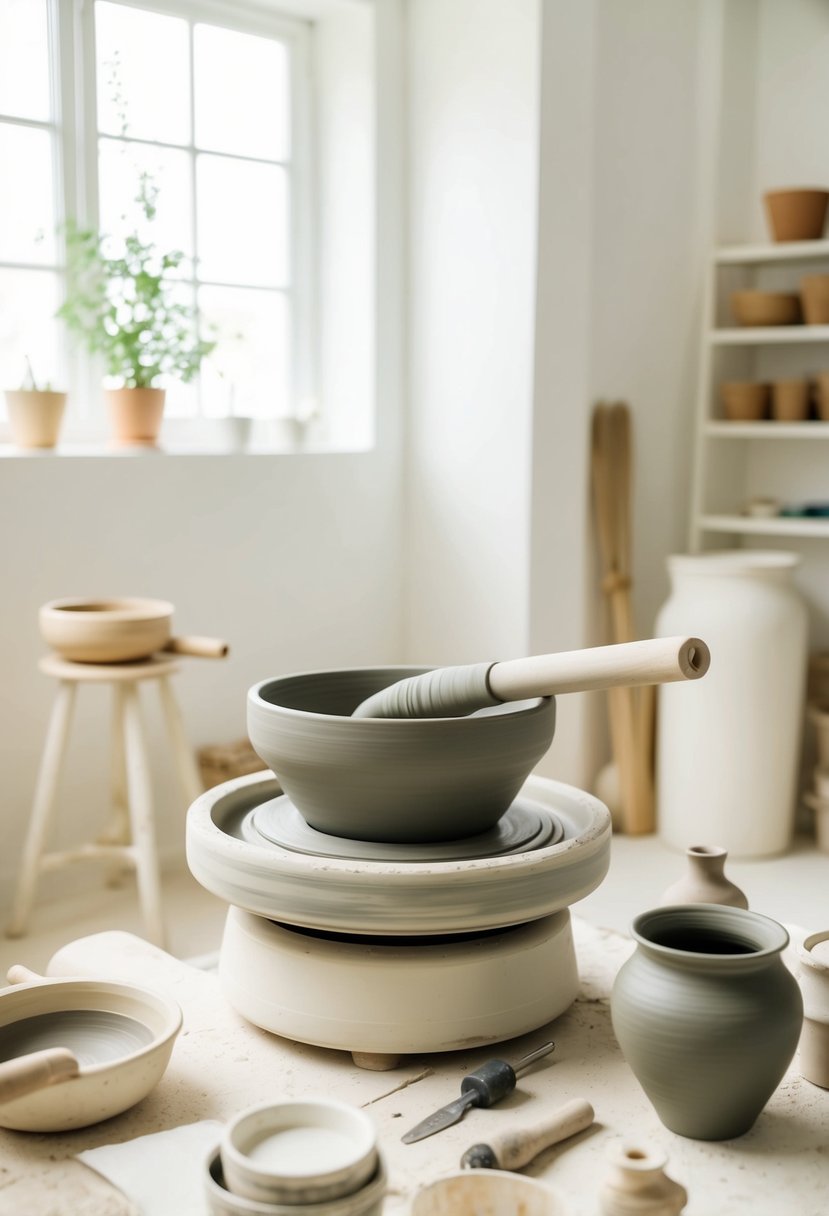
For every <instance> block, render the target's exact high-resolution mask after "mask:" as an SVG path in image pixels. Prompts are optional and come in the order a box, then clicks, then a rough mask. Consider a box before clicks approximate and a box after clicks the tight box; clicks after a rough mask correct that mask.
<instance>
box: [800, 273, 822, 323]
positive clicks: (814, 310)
mask: <svg viewBox="0 0 829 1216" xmlns="http://www.w3.org/2000/svg"><path fill="white" fill-rule="evenodd" d="M800 299H801V302H802V304H803V317H804V320H805V321H806V324H807V325H829V274H807V275H805V276H804V278H802V279H801V280H800Z"/></svg>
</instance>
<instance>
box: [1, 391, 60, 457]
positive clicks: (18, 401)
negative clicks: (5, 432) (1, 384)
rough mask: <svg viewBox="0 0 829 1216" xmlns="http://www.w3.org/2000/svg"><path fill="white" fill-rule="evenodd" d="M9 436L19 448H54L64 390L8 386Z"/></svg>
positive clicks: (58, 430) (58, 429)
mask: <svg viewBox="0 0 829 1216" xmlns="http://www.w3.org/2000/svg"><path fill="white" fill-rule="evenodd" d="M6 405H7V407H8V411H9V426H10V427H11V432H12V438H13V440H14V442H15V443H16V444H17V446H18V447H19V448H53V447H54V446H55V444H56V443H57V441H58V434H59V432H60V424H61V422H62V421H63V411H64V407H65V406H66V393H51V392H46V391H43V390H40V389H23V388H21V389H15V390H7V392H6Z"/></svg>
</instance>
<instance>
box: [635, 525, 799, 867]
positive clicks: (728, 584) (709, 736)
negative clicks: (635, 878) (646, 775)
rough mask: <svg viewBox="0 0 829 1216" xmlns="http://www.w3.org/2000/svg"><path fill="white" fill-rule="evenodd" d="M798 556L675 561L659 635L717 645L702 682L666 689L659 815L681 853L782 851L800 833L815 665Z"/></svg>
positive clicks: (740, 554)
mask: <svg viewBox="0 0 829 1216" xmlns="http://www.w3.org/2000/svg"><path fill="white" fill-rule="evenodd" d="M799 561H800V559H799V557H798V556H797V555H796V554H794V553H784V552H779V553H778V552H760V551H752V550H748V549H747V550H736V551H734V552H720V553H701V554H695V555H688V556H677V557H670V558H669V559H668V570H669V573H670V576H671V585H672V590H671V595H670V597H669V599H668V600H667V602H666V603H665V605H664V606H663V608H662V610H661V612H660V613H659V616H658V618H657V624H656V630H655V632H656V633H657V634H659V635H661V636H672V635H675V634H692V635H695V636H697V637H701V638H703V639H704V640H705V641H706V642H707V643H708V645H709V647H710V648H711V667H710V670H709V671H708V674H707V675H706V676H705V678H704V679H702V680H696V681H693V682H691V683H687V684H682V685H680V684H672V685H664V686H663V687H661V688H660V689H659V717H658V736H657V813H658V818H659V832H660V835H661V837H662V839H663V840H664V842H665V843H666V844H668V845H670V846H672V847H673V848H677V849H685V848H688V847H689V846H691V845H700V844H703V845H721V846H722V847H723V848H725V849H727V850H728V852H729V853H731V854H732V855H736V856H739V857H761V856H765V855H768V854H773V853H782V852H784V851H785V850H786V849H787V848H788V846H789V844H790V841H791V836H792V829H793V826H794V813H795V799H796V792H797V775H798V769H799V761H800V746H801V736H802V725H803V716H804V697H805V682H806V666H807V619H806V609H805V606H804V604H803V601H802V600H801V598H800V596H799V594H798V592H797V589H796V587H795V585H794V581H793V573H794V570H795V567H796V566H797V565H798V563H799Z"/></svg>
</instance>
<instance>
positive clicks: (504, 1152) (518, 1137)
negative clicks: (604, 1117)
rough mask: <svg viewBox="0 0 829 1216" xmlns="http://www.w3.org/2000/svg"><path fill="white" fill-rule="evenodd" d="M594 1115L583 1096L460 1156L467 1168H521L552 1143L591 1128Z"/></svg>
mask: <svg viewBox="0 0 829 1216" xmlns="http://www.w3.org/2000/svg"><path fill="white" fill-rule="evenodd" d="M594 1118H595V1114H594V1111H593V1107H592V1106H591V1105H590V1103H589V1102H586V1101H585V1100H584V1098H575V1099H574V1100H573V1101H572V1102H568V1103H567V1104H566V1105H565V1106H562V1107H559V1109H558V1110H557V1111H554V1112H553V1114H552V1115H550V1117H549V1119H545V1120H544V1121H543V1122H541V1123H536V1124H533V1126H532V1127H525V1128H517V1129H516V1130H515V1131H512V1132H502V1133H501V1135H500V1136H492V1137H491V1138H490V1140H489V1141H488V1142H487V1143H486V1144H473V1145H472V1147H471V1148H468V1149H467V1150H466V1152H465V1153H464V1155H463V1156H462V1157H461V1167H462V1168H463V1169H465V1170H520V1169H521V1167H522V1166H523V1165H528V1164H529V1162H530V1161H532V1160H533V1158H535V1157H537V1156H538V1154H539V1153H543V1152H544V1149H545V1148H549V1147H550V1145H552V1144H558V1143H559V1141H561V1140H568V1139H569V1138H570V1136H575V1135H577V1133H578V1132H583V1131H584V1130H585V1128H587V1127H590V1125H591V1123H592V1122H593V1120H594Z"/></svg>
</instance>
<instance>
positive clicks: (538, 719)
mask: <svg viewBox="0 0 829 1216" xmlns="http://www.w3.org/2000/svg"><path fill="white" fill-rule="evenodd" d="M428 670H430V668H425V667H363V668H345V669H342V670H339V671H312V672H304V673H301V674H299V675H291V676H283V677H281V678H278V679H270V680H263V681H262V682H261V683H259V684H256V685H254V687H253V688H252V689H251V690H250V692H249V693H248V734H249V735H250V741H251V743H252V744H253V747H254V748H255V750H256V751H257V752H258V754H259V755H260V756H261V757H262V759H263V760H264V761H265V763H266V764H267V765H268V766H269V767H270V768H271V769H272V770H273V771H274V773H275V774H276V775H277V777H278V778H279V781H280V784H281V786H282V788H283V790H284V791H285V793H286V794H287V795H288V797H289V798H290V799H291V801H292V802H293V803H294V805H295V806H296V808H297V810H298V811H299V812H300V814H301V815H302V816H303V818H304V819H305V820H306V821H307V822H308V823H309V824H311V826H312V827H314V828H316V829H317V830H318V831H321V832H328V833H330V834H331V835H332V836H345V837H349V838H350V839H352V840H368V841H385V842H405V841H408V842H413V841H420V842H422V841H440V840H460V839H462V838H464V837H466V836H474V835H476V834H477V833H479V832H486V831H488V830H489V829H490V828H492V827H494V825H495V824H496V823H497V822H498V820H499V819H500V817H501V816H502V815H503V814H504V812H505V811H506V810H507V809H508V807H509V806H510V804H511V802H512V801H513V799H514V798H515V796H516V795H517V793H518V791H519V789H520V788H521V786H522V784H523V783H524V781H525V779H526V778H527V777H528V776H529V774H530V772H531V771H532V769H533V768H534V767H535V765H536V764H537V763H538V761H539V760H540V759H541V757H542V756H543V755H544V753H545V752H546V751H547V748H548V747H549V746H550V743H551V742H552V739H553V734H554V732H555V720H556V710H555V701H554V699H553V698H552V697H537V698H535V699H534V700H531V701H514V702H509V703H506V704H504V705H499V706H496V707H495V708H494V709H486V710H479V711H478V713H475V714H470V715H469V716H468V717H462V718H424V719H421V718H352V717H351V713H352V711H353V710H354V709H356V707H357V706H358V705H359V704H360V703H361V702H362V701H364V700H365V699H366V698H367V697H369V696H371V695H372V694H373V693H375V692H379V690H380V689H381V688H386V687H388V685H389V684H394V683H395V682H396V681H397V680H402V679H405V678H406V677H408V676H412V675H419V674H420V673H421V672H423V671H428Z"/></svg>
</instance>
